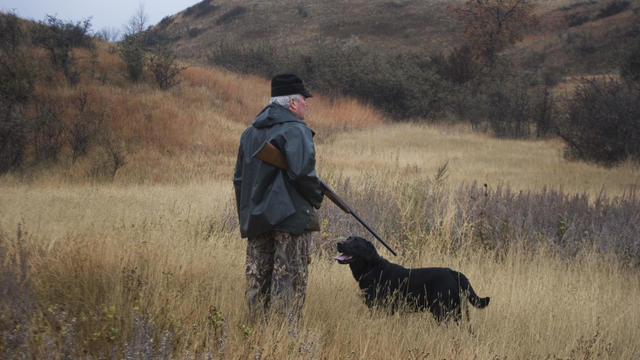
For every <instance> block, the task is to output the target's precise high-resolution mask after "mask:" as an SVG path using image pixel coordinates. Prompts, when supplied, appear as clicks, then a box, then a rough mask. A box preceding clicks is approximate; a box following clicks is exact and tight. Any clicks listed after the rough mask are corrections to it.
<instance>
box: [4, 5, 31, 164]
mask: <svg viewBox="0 0 640 360" xmlns="http://www.w3.org/2000/svg"><path fill="white" fill-rule="evenodd" d="M23 38H24V33H23V31H22V28H21V27H20V24H19V21H18V18H17V17H16V16H15V15H13V14H7V15H4V14H0V174H2V173H4V172H6V171H9V170H11V169H13V168H16V167H18V166H20V165H21V164H22V161H23V159H24V155H25V146H26V143H27V127H28V122H27V121H26V120H25V115H24V113H25V107H26V106H27V104H28V102H29V100H30V98H31V96H32V92H33V86H34V74H33V73H32V71H31V70H30V69H31V67H30V66H29V62H28V61H27V59H26V57H25V56H24V53H23V44H22V41H23Z"/></svg>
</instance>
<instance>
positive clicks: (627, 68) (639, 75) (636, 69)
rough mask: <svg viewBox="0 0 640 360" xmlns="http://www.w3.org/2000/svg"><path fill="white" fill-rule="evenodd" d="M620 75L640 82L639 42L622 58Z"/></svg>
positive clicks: (628, 79)
mask: <svg viewBox="0 0 640 360" xmlns="http://www.w3.org/2000/svg"><path fill="white" fill-rule="evenodd" d="M620 76H621V77H622V78H623V79H625V80H627V81H630V82H635V83H640V44H639V45H636V46H635V47H634V48H633V49H632V50H631V53H630V54H629V55H628V56H626V57H625V59H624V60H623V63H622V66H620Z"/></svg>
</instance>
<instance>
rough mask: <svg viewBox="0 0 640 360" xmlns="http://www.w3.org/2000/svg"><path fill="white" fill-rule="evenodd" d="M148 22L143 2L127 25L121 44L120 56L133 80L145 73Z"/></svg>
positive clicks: (135, 80) (137, 79) (138, 78)
mask: <svg viewBox="0 0 640 360" xmlns="http://www.w3.org/2000/svg"><path fill="white" fill-rule="evenodd" d="M146 23H147V15H146V14H145V11H144V5H143V4H142V3H141V4H140V6H139V7H138V10H136V13H135V14H134V15H133V16H131V18H130V19H129V23H128V24H127V25H126V26H125V35H124V39H123V40H122V41H121V42H120V46H119V50H120V57H121V58H122V60H124V62H125V64H126V65H127V74H128V76H129V79H130V80H131V81H133V82H137V81H139V80H140V79H141V78H142V75H143V73H144V64H145V61H146V49H145V46H146V34H145V27H146Z"/></svg>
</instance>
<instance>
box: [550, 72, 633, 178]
mask: <svg viewBox="0 0 640 360" xmlns="http://www.w3.org/2000/svg"><path fill="white" fill-rule="evenodd" d="M558 134H559V135H560V136H561V137H562V139H563V140H564V141H565V144H566V150H565V154H566V156H567V157H568V158H571V159H579V160H585V161H591V162H595V163H598V164H601V165H605V166H612V165H615V164H617V163H619V162H621V161H623V160H626V159H627V158H632V159H635V160H636V161H640V91H639V90H638V89H637V88H633V87H632V86H628V85H626V84H623V83H621V82H619V81H617V80H613V79H609V80H604V81H597V80H590V81H585V82H584V83H583V84H582V85H581V86H579V87H578V88H577V89H576V91H575V94H574V96H573V98H572V99H571V100H570V101H569V104H568V110H567V116H566V118H565V119H564V121H562V122H561V123H560V124H559V127H558Z"/></svg>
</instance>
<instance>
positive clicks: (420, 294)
mask: <svg viewBox="0 0 640 360" xmlns="http://www.w3.org/2000/svg"><path fill="white" fill-rule="evenodd" d="M338 251H340V252H341V253H342V254H341V255H339V256H336V257H335V259H336V260H338V262H339V263H340V264H349V267H350V268H351V272H352V273H353V277H355V278H356V281H358V284H359V285H360V289H362V290H363V292H364V301H365V303H366V304H367V306H368V307H369V308H372V307H373V306H384V307H387V308H388V309H390V310H391V312H394V311H396V310H398V308H399V306H400V305H401V304H402V303H403V302H404V303H406V305H407V307H408V309H409V310H412V311H424V310H425V309H429V311H431V313H432V314H433V315H434V316H435V318H436V320H437V321H441V320H445V319H448V318H452V319H454V320H456V321H458V320H460V319H461V318H462V310H461V301H460V298H461V295H462V296H465V297H467V299H468V300H469V302H470V303H471V304H472V305H473V306H475V307H477V308H480V309H481V308H484V307H485V306H487V305H489V298H488V297H486V298H481V297H478V296H477V295H476V293H475V292H474V291H473V288H472V287H471V284H470V283H469V280H468V279H467V277H466V276H464V274H462V273H459V272H457V271H454V270H451V269H449V268H419V269H406V268H404V267H402V266H400V265H398V264H394V263H391V262H389V261H388V260H386V259H384V258H382V257H381V256H380V255H378V252H377V251H376V248H375V247H374V246H373V244H371V243H370V242H369V241H367V240H365V239H363V238H361V237H357V236H350V237H349V238H348V239H347V240H345V241H341V242H338ZM468 316H469V314H468V311H467V318H468Z"/></svg>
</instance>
